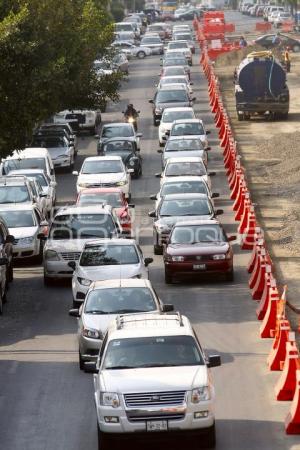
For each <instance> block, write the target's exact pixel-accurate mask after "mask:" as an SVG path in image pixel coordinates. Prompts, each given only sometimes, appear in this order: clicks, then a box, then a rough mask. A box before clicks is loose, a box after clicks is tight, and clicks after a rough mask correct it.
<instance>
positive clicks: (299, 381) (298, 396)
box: [285, 370, 300, 434]
mask: <svg viewBox="0 0 300 450" xmlns="http://www.w3.org/2000/svg"><path fill="white" fill-rule="evenodd" d="M285 432H286V434H300V370H297V371H296V388H295V394H294V398H293V401H292V404H291V409H290V412H289V413H288V415H287V417H286V419H285Z"/></svg>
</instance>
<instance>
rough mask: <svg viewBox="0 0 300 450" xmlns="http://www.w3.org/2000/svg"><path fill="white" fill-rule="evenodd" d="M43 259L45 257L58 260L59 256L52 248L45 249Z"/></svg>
mask: <svg viewBox="0 0 300 450" xmlns="http://www.w3.org/2000/svg"><path fill="white" fill-rule="evenodd" d="M45 259H47V260H48V261H59V256H58V254H57V252H56V251H54V250H46V251H45Z"/></svg>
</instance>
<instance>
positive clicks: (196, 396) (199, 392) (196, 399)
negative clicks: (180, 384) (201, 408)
mask: <svg viewBox="0 0 300 450" xmlns="http://www.w3.org/2000/svg"><path fill="white" fill-rule="evenodd" d="M210 399H211V392H210V387H209V386H202V387H199V388H197V389H193V390H192V397H191V401H192V403H200V402H204V401H207V400H210Z"/></svg>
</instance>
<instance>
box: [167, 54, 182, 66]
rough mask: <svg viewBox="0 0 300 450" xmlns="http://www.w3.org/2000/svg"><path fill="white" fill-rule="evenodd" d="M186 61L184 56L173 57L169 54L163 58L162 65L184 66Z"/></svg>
mask: <svg viewBox="0 0 300 450" xmlns="http://www.w3.org/2000/svg"><path fill="white" fill-rule="evenodd" d="M186 65H187V61H186V59H185V58H175V57H173V56H171V55H170V57H169V58H167V59H165V60H164V66H186Z"/></svg>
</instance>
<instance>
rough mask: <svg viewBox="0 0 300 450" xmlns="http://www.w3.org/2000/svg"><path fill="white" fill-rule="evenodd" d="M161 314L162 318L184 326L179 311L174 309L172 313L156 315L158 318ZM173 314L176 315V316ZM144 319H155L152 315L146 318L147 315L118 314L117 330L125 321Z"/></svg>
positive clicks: (142, 320) (141, 320)
mask: <svg viewBox="0 0 300 450" xmlns="http://www.w3.org/2000/svg"><path fill="white" fill-rule="evenodd" d="M162 316H163V319H164V320H177V321H178V322H179V326H180V327H183V326H184V323H183V319H182V315H181V314H180V312H179V311H176V312H175V313H173V314H161V315H158V316H157V318H158V317H159V318H160V317H162ZM174 316H176V318H175V317H174ZM146 320H155V319H153V317H151V318H147V317H146V318H145V317H134V318H129V317H128V314H119V315H118V316H117V317H116V324H117V330H121V329H122V328H124V325H125V323H129V322H135V323H137V322H144V321H146Z"/></svg>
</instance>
